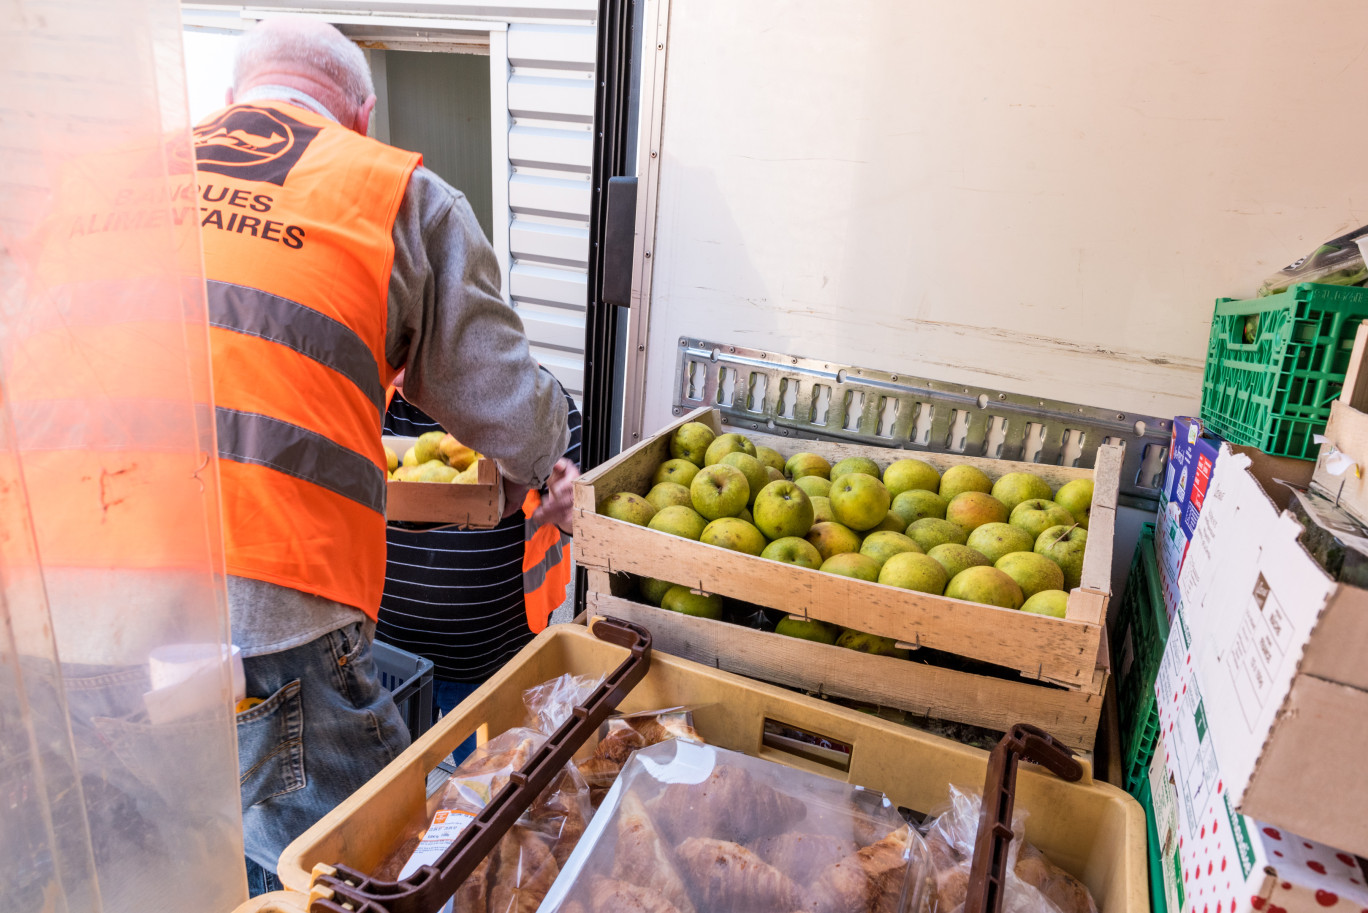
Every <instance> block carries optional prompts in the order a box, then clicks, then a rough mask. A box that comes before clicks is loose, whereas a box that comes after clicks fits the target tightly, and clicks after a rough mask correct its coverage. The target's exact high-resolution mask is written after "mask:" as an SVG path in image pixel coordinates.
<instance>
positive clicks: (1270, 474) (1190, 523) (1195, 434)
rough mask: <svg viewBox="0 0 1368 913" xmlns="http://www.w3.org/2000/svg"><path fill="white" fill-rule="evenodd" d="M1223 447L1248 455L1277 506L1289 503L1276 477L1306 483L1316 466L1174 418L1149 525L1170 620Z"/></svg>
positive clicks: (1190, 420) (1198, 421)
mask: <svg viewBox="0 0 1368 913" xmlns="http://www.w3.org/2000/svg"><path fill="white" fill-rule="evenodd" d="M1222 449H1227V450H1229V451H1231V452H1233V453H1241V454H1244V455H1245V456H1247V457H1248V458H1249V459H1250V462H1251V471H1252V472H1253V474H1254V477H1255V478H1256V479H1258V480H1259V482H1260V483H1261V484H1262V485H1263V486H1264V489H1265V490H1266V491H1269V492H1271V493H1272V495H1273V500H1274V502H1275V503H1276V504H1277V505H1278V507H1279V508H1284V507H1286V506H1287V504H1288V498H1289V497H1290V496H1289V494H1288V493H1287V492H1286V491H1284V490H1283V489H1282V488H1281V487H1280V486H1275V485H1274V482H1275V480H1283V481H1287V482H1291V483H1294V484H1297V485H1308V484H1310V481H1311V474H1312V472H1313V471H1314V469H1315V464H1312V463H1309V462H1307V461H1306V460H1294V459H1291V458H1289V457H1278V456H1270V455H1268V454H1266V453H1263V452H1261V451H1259V450H1255V449H1254V448H1253V447H1242V446H1239V445H1235V444H1229V443H1227V442H1226V441H1225V440H1224V439H1223V438H1221V437H1220V436H1219V435H1217V434H1216V433H1215V432H1213V431H1211V430H1210V429H1209V428H1207V427H1206V426H1205V425H1204V424H1203V423H1202V420H1201V419H1198V418H1192V417H1187V416H1179V417H1177V418H1175V419H1174V420H1173V433H1172V435H1171V436H1170V438H1169V456H1168V461H1169V463H1168V469H1167V470H1166V471H1165V476H1164V487H1163V490H1162V491H1161V492H1160V493H1159V515H1158V518H1157V519H1156V521H1155V526H1154V550H1155V554H1156V557H1157V558H1158V559H1159V582H1160V584H1161V586H1162V589H1163V592H1164V608H1165V609H1166V610H1167V612H1168V617H1169V621H1172V620H1173V613H1174V610H1175V609H1176V608H1177V605H1178V600H1179V599H1180V598H1181V594H1180V593H1179V589H1178V577H1179V575H1180V573H1181V572H1182V568H1183V562H1184V559H1186V557H1187V552H1188V548H1189V545H1190V543H1191V542H1192V537H1193V534H1194V533H1195V532H1196V529H1197V521H1198V519H1199V518H1200V517H1201V513H1202V506H1203V505H1204V504H1205V503H1206V498H1207V491H1208V489H1209V488H1210V485H1211V478H1212V474H1213V473H1214V472H1215V469H1216V461H1217V459H1218V458H1219V457H1220V455H1221V452H1222Z"/></svg>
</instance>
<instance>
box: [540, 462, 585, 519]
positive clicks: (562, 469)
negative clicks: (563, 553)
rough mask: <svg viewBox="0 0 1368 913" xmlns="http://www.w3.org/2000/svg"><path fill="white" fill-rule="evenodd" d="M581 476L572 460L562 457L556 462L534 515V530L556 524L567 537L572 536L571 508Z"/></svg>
mask: <svg viewBox="0 0 1368 913" xmlns="http://www.w3.org/2000/svg"><path fill="white" fill-rule="evenodd" d="M579 476H580V471H579V467H578V466H576V465H575V464H574V463H573V462H571V461H570V460H568V459H566V458H565V457H561V458H560V459H559V460H557V461H556V465H555V466H554V467H552V469H551V478H550V479H548V480H547V482H546V494H544V495H542V502H541V506H540V507H538V508H537V509H536V510H535V511H534V512H533V513H532V518H531V519H532V528H533V529H540V528H541V526H542V524H543V523H554V524H556V525H557V526H559V527H560V528H561V531H562V532H564V533H565V534H566V535H572V532H571V521H570V517H571V508H572V507H573V506H574V495H575V480H576V479H578V478H579Z"/></svg>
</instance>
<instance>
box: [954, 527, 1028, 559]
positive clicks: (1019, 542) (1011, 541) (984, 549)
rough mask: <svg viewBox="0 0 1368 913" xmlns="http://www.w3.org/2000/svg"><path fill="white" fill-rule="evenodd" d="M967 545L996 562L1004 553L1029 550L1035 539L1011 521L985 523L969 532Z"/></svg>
mask: <svg viewBox="0 0 1368 913" xmlns="http://www.w3.org/2000/svg"><path fill="white" fill-rule="evenodd" d="M965 545H967V546H969V547H970V548H972V549H974V550H976V551H978V552H981V553H982V554H983V557H985V558H987V559H988V560H989V561H990V562H992V563H994V564H996V563H997V561H998V559H999V558H1001V557H1002V556H1003V555H1010V554H1011V553H1012V552H1029V551H1030V550H1031V548H1032V547H1033V546H1034V545H1035V539H1034V538H1032V537H1031V535H1030V533H1028V532H1026V531H1025V530H1023V529H1017V528H1016V527H1015V526H1012V525H1011V524H1010V523H985V524H983V525H982V526H980V527H979V528H978V529H976V530H974V531H973V532H972V533H970V534H969V541H967V542H966V543H965Z"/></svg>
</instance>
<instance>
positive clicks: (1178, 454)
mask: <svg viewBox="0 0 1368 913" xmlns="http://www.w3.org/2000/svg"><path fill="white" fill-rule="evenodd" d="M1204 431H1205V429H1204V428H1203V426H1202V422H1201V419H1197V418H1192V417H1188V416H1181V415H1180V416H1178V417H1177V418H1175V419H1174V420H1173V433H1172V434H1171V435H1170V437H1169V456H1168V469H1167V470H1166V471H1165V474H1164V488H1163V491H1161V492H1160V495H1159V516H1158V519H1157V521H1156V523H1155V527H1154V547H1155V553H1156V555H1157V557H1158V559H1159V579H1160V582H1161V583H1162V584H1163V589H1164V607H1165V608H1166V609H1167V610H1168V616H1169V620H1170V621H1172V620H1173V612H1174V609H1175V608H1176V607H1177V605H1178V575H1179V573H1180V572H1181V570H1182V567H1183V559H1184V558H1185V557H1187V550H1188V543H1189V542H1191V541H1192V532H1193V530H1194V529H1196V528H1197V518H1198V516H1200V515H1201V512H1202V504H1203V503H1204V502H1205V500H1206V491H1207V486H1208V485H1209V484H1210V482H1211V474H1212V472H1213V471H1215V464H1216V458H1217V457H1218V456H1219V455H1220V449H1221V444H1222V443H1224V442H1223V441H1222V440H1221V438H1219V437H1217V436H1216V435H1214V434H1211V433H1210V432H1206V433H1204Z"/></svg>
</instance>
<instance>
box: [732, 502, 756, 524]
mask: <svg viewBox="0 0 1368 913" xmlns="http://www.w3.org/2000/svg"><path fill="white" fill-rule="evenodd" d="M736 518H737V519H738V520H745V521H746V522H747V523H749V524H751V525H752V526H754V525H755V515H754V514H752V513H751V512H750V508H749V507H743V508H741V513H739V514H737V515H736Z"/></svg>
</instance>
